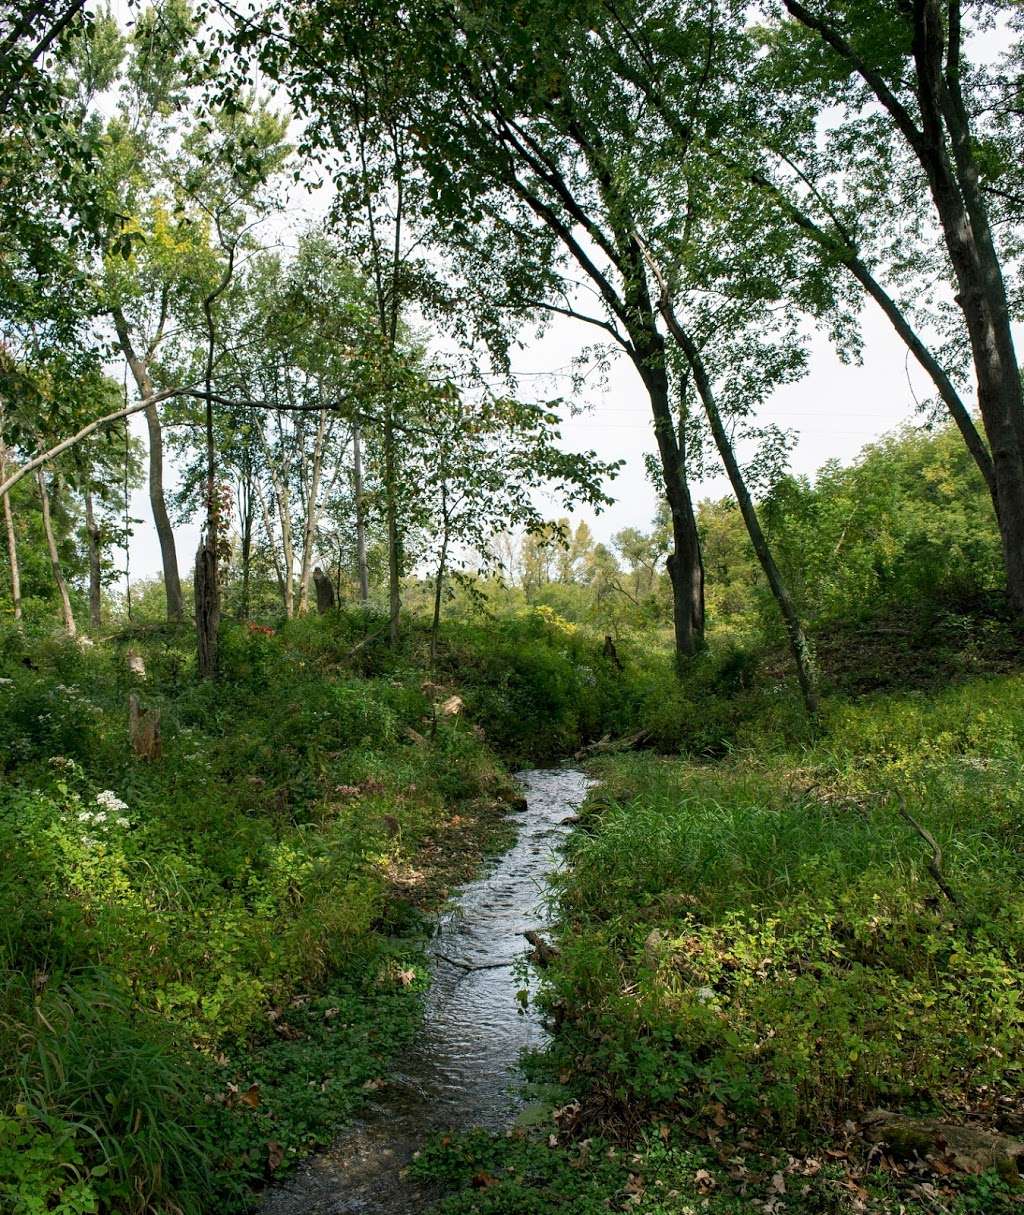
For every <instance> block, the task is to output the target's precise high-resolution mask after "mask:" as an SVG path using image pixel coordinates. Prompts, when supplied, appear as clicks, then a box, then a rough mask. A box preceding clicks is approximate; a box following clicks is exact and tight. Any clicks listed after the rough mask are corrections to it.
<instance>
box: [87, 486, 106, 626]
mask: <svg viewBox="0 0 1024 1215" xmlns="http://www.w3.org/2000/svg"><path fill="white" fill-rule="evenodd" d="M85 535H86V539H87V542H88V546H89V627H90V628H91V629H94V630H97V629H100V628H102V627H103V604H102V598H101V589H102V587H101V567H100V529H99V524H98V523H97V522H96V514H95V511H94V510H93V500H92V488H91V487H90V486H88V485H87V486H86V489H85Z"/></svg>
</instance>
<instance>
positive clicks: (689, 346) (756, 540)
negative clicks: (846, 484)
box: [664, 303, 818, 717]
mask: <svg viewBox="0 0 1024 1215" xmlns="http://www.w3.org/2000/svg"><path fill="white" fill-rule="evenodd" d="M664 315H665V320H666V323H667V324H668V327H669V330H670V332H671V333H672V336H673V337H674V338H675V339H676V341H677V342H678V343H679V345H680V346H681V348H682V351H683V354H684V355H685V356H686V361H687V362H688V363H689V365H690V369H691V371H692V372H693V379H694V383H695V384H696V385H697V391H698V393H699V394H700V399H701V402H702V404H703V405H704V412H705V413H706V414H707V418H708V422H709V423H710V425H711V433H712V435H713V436H714V440H715V446H716V447H717V448H718V454H719V455H720V456H721V457H722V463H723V464H724V465H725V471H726V473H727V474H728V476H729V483H730V484H731V485H732V490H733V493H734V494H735V495H736V501H737V503H738V504H739V508H740V514H741V515H742V516H743V522H744V523H745V524H746V527H747V535H748V536H749V537H750V543H751V544H752V545H753V548H754V552H755V553H756V554H757V559H758V561H759V562H760V564H761V569H762V570H764V576H765V577H766V578H767V579H768V585H769V587H770V588H771V592H772V595H773V597H774V599H775V602H776V604H777V605H778V608H779V614H780V615H781V616H782V622H783V624H784V625H785V629H786V636H787V638H788V640H789V649H790V653H791V654H792V655H793V663H794V665H795V666H796V673H797V678H798V680H799V681H800V692H801V694H802V696H803V700H804V705H805V706H806V708H807V712H808V714H809V715H810V716H811V717H813V716H814V715H815V714H816V713H817V712H818V688H817V677H816V673H815V670H814V662H813V659H812V657H811V650H810V646H809V645H808V644H807V637H806V636H805V634H804V630H803V625H802V624H801V623H800V617H799V615H798V614H797V610H796V607H795V605H794V603H793V600H792V598H791V597H790V594H789V589H788V587H787V586H786V584H785V582H784V581H783V578H782V574H781V572H780V570H779V567H778V566H777V565H776V564H775V558H774V557H773V556H772V552H771V549H770V548H769V547H768V540H767V538H766V537H765V534H764V532H763V531H762V529H761V522H760V520H759V519H758V517H757V510H756V509H755V507H754V503H753V500H752V499H751V497H750V492H749V491H748V489H747V484H746V481H745V480H744V477H743V470H742V469H741V468H740V466H739V461H738V460H737V459H736V453H735V451H734V450H733V446H732V443H731V442H730V440H729V436H728V434H726V430H725V426H724V425H723V424H722V415H721V414H720V413H719V412H718V402H717V401H716V400H715V394H714V390H713V389H712V387H711V381H710V380H709V378H708V374H707V369H706V368H705V366H704V360H703V359H702V358H701V356H700V351H699V350H698V349H697V347H696V346H695V344H694V343H693V341H692V339H691V338H690V335H689V334H688V333H687V332H686V330H685V329H684V328H683V327H682V325H680V323H679V321H678V320H677V319H676V317H675V314H674V313H673V312H672V309H671V307H670V306H669V305H668V304H667V303H666V304H665V307H664Z"/></svg>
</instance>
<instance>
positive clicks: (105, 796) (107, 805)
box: [96, 789, 128, 817]
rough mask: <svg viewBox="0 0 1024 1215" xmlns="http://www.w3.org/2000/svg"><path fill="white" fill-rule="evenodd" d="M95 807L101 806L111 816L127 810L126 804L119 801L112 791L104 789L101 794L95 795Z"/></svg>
mask: <svg viewBox="0 0 1024 1215" xmlns="http://www.w3.org/2000/svg"><path fill="white" fill-rule="evenodd" d="M96 805H97V806H102V807H103V809H104V810H109V811H110V813H111V814H120V813H121V811H123V810H127V809H128V804H127V802H123V801H121V799H120V798H119V797H118V796H117V794H116V793H115V792H114V791H113V789H104V790H103V792H102V793H97V794H96ZM104 817H106V816H104Z"/></svg>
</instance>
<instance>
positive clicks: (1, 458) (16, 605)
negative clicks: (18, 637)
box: [0, 446, 21, 620]
mask: <svg viewBox="0 0 1024 1215" xmlns="http://www.w3.org/2000/svg"><path fill="white" fill-rule="evenodd" d="M6 476H7V451H6V449H5V448H4V447H3V446H0V482H2V481H3V480H4V479H5V478H6ZM3 499H4V531H5V533H6V536H7V564H8V566H9V567H10V571H11V606H12V607H13V609H14V619H15V620H20V619H21V568H20V566H19V565H18V534H17V532H16V531H15V529H14V514H13V512H12V511H11V495H10V494H7V493H5V494H4V495H3Z"/></svg>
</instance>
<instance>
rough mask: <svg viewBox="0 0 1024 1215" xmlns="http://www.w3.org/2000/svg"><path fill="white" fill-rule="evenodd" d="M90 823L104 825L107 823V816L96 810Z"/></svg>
mask: <svg viewBox="0 0 1024 1215" xmlns="http://www.w3.org/2000/svg"><path fill="white" fill-rule="evenodd" d="M92 821H93V822H94V823H105V822H106V821H107V816H106V814H105V813H104V812H103V811H102V810H97V811H96V813H95V814H94V815H93V816H92Z"/></svg>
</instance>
